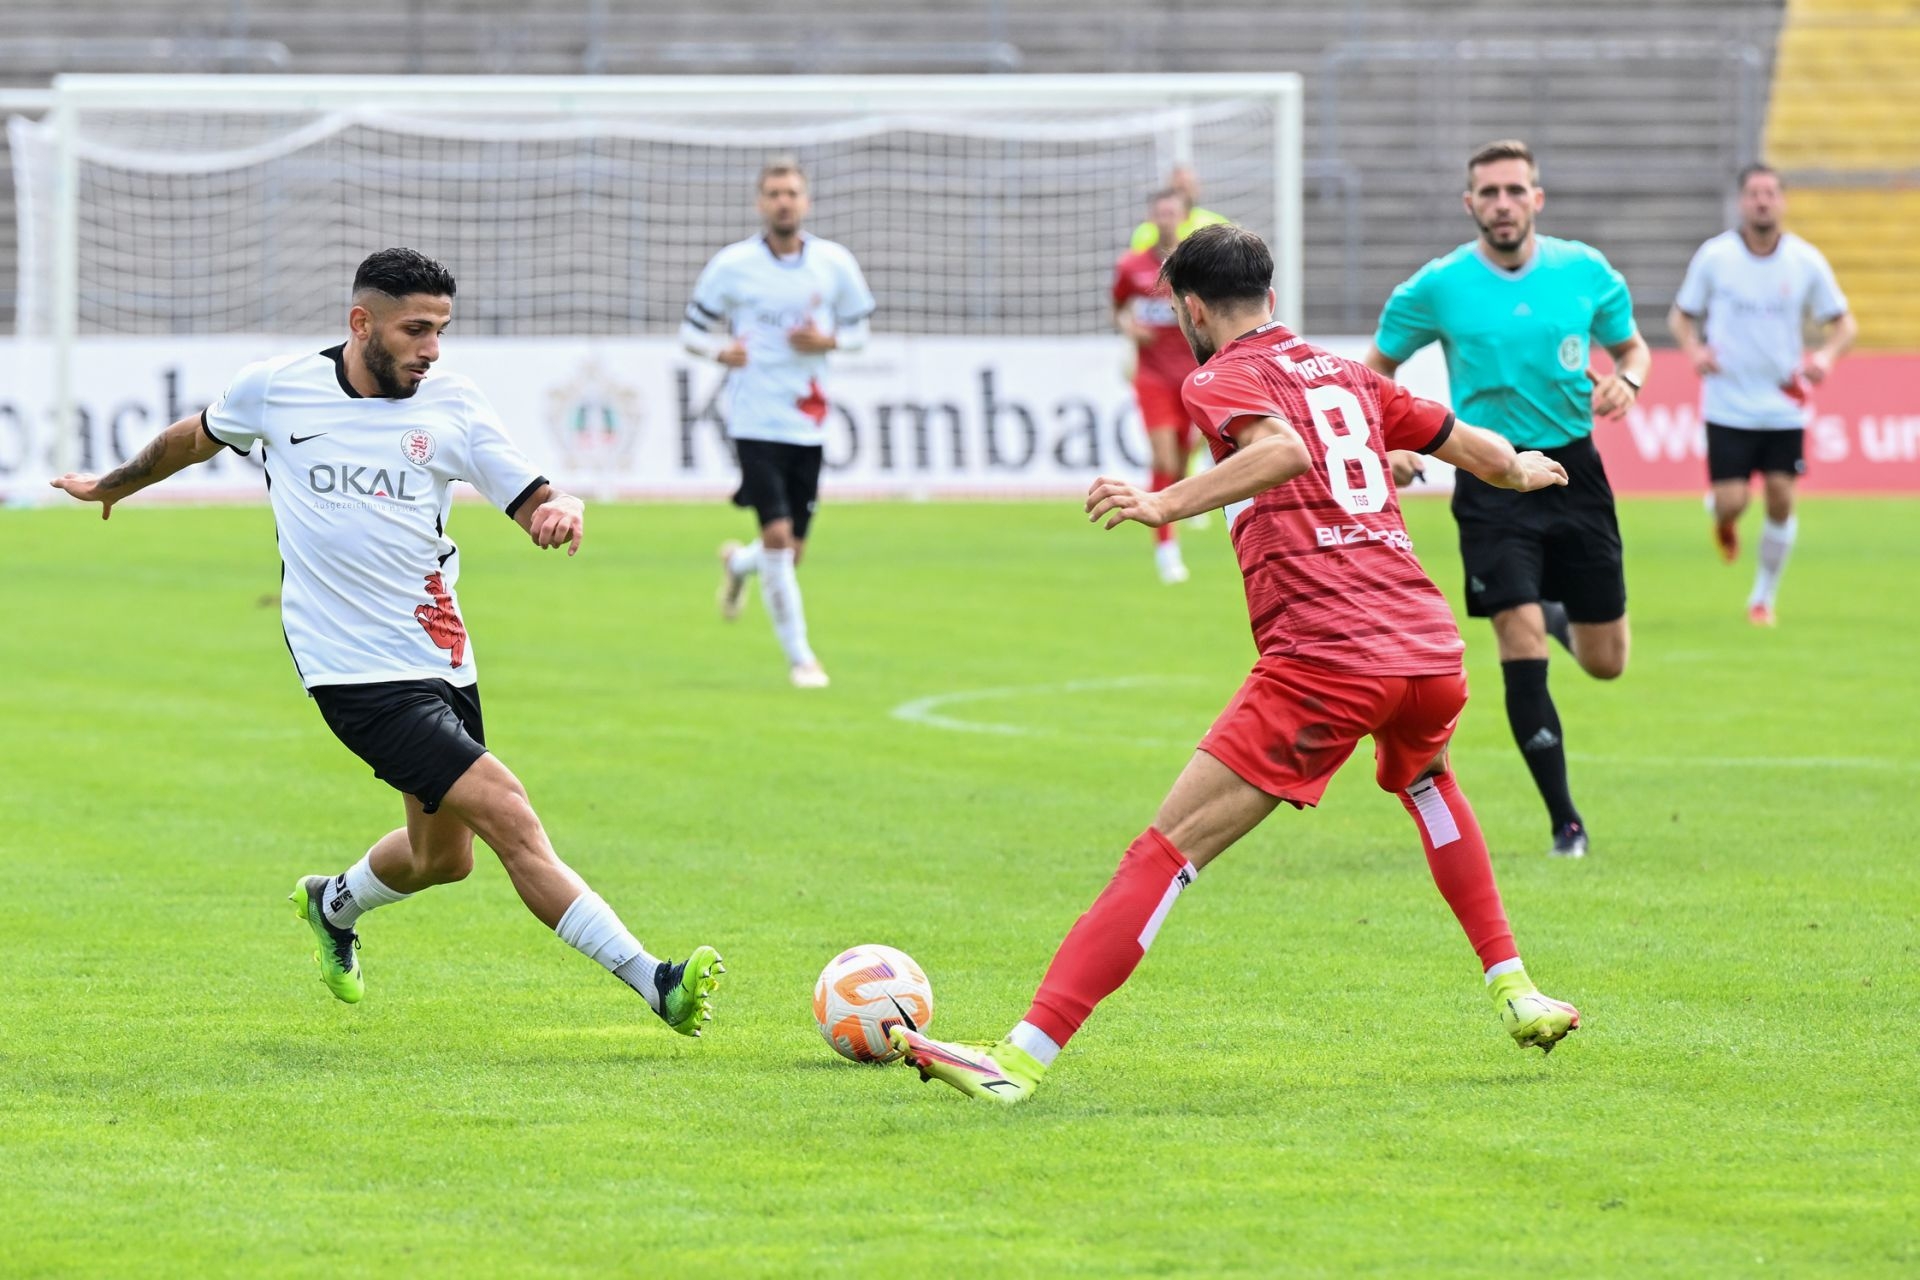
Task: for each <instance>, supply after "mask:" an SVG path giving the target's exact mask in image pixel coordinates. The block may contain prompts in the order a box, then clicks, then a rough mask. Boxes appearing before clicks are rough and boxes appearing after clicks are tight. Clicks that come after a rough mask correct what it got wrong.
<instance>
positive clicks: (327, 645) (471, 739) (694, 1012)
mask: <svg viewBox="0 0 1920 1280" xmlns="http://www.w3.org/2000/svg"><path fill="white" fill-rule="evenodd" d="M453 294H454V280H453V276H452V275H451V274H450V273H448V271H447V270H446V268H445V267H442V266H441V265H440V264H439V263H437V262H435V261H433V260H432V259H431V258H428V257H425V256H424V255H422V254H419V253H416V252H414V251H413V250H411V249H385V250H382V251H381V252H379V253H376V254H374V255H373V256H372V257H370V258H368V259H367V260H366V261H365V262H363V263H361V264H360V269H359V271H358V272H357V273H356V274H355V276H354V281H353V306H352V310H351V311H350V312H349V314H348V325H349V328H350V330H351V332H350V336H349V337H348V338H347V340H346V342H344V343H343V344H341V345H340V346H337V347H332V348H329V349H328V350H326V351H322V352H318V353H313V354H304V355H293V356H284V357H281V358H279V359H275V360H268V361H263V362H262V363H259V364H254V365H249V366H248V367H247V368H245V369H243V370H241V371H240V374H239V376H238V377H237V378H235V379H234V382H233V385H232V386H231V387H229V388H228V390H227V393H226V394H225V395H224V396H222V397H221V398H220V400H219V401H218V402H217V403H215V404H214V405H212V406H211V407H209V408H208V409H207V410H206V411H204V412H203V413H199V414H196V415H194V416H193V417H190V418H183V419H182V420H180V421H179V422H176V423H174V424H173V425H172V426H170V427H168V428H166V430H164V431H162V432H161V433H160V434H159V435H158V436H156V437H155V438H154V440H153V441H152V443H150V444H149V445H148V446H147V447H146V448H145V449H143V450H141V451H140V454H139V455H138V456H137V457H135V458H134V459H133V460H132V461H131V462H129V463H127V464H126V465H125V466H123V467H120V468H119V469H117V470H115V471H113V472H110V473H109V474H107V475H105V476H90V475H66V476H62V477H61V478H60V479H58V480H55V481H54V482H53V483H54V485H55V487H56V488H60V489H64V490H66V491H67V492H68V493H70V494H72V495H73V496H74V497H76V498H79V499H80V500H81V501H83V502H98V503H100V504H101V517H102V518H103V519H104V518H106V517H107V516H110V515H111V514H112V512H113V505H114V504H115V503H116V502H119V501H120V500H121V499H123V498H125V497H127V496H128V495H130V494H133V493H136V492H138V491H139V490H141V489H144V488H145V487H147V486H148V485H150V484H155V483H157V482H158V481H161V480H164V479H165V478H166V477H168V476H170V475H172V474H173V473H174V472H176V471H178V470H180V469H181V468H182V467H185V466H188V465H190V464H192V463H196V462H205V461H206V460H207V459H209V458H212V457H214V456H215V455H216V454H218V453H219V452H220V450H221V449H222V448H223V447H228V448H232V449H235V450H237V451H238V452H240V453H247V452H249V451H250V450H252V448H253V447H254V445H255V444H256V443H258V444H259V445H260V447H261V450H262V457H263V459H264V462H265V465H266V473H267V480H268V487H269V490H270V495H271V499H272V503H273V516H274V524H275V526H276V528H277V530H278V535H279V538H278V540H279V544H280V555H281V560H282V565H283V576H282V584H281V619H282V623H283V625H284V628H285V633H286V640H287V648H288V650H289V651H290V652H291V653H292V655H293V661H294V666H295V669H296V670H297V671H298V672H299V674H300V678H301V681H302V683H304V684H305V685H306V687H307V692H308V694H309V695H310V696H312V698H313V700H314V702H315V703H316V704H317V705H318V706H319V708H320V714H321V715H322V716H323V717H324V718H325V719H326V721H327V725H328V727H329V728H331V729H332V730H333V732H334V735H335V736H336V737H338V738H339V739H340V740H341V742H343V743H345V744H346V746H347V747H348V749H349V750H351V751H352V752H353V753H354V754H355V755H357V756H359V757H360V758H361V759H362V760H364V761H366V762H367V763H368V764H369V765H371V766H372V767H373V771H374V773H375V774H376V775H378V776H379V777H380V778H381V779H382V780H383V781H385V782H386V783H387V784H388V785H390V786H392V787H393V788H394V789H395V790H397V791H400V792H401V793H402V798H403V799H404V801H405V805H406V826H404V827H402V828H399V829H397V830H395V831H391V832H389V833H387V834H386V835H385V836H383V837H381V838H380V840H378V841H377V842H376V843H375V844H374V846H373V848H371V849H370V850H368V851H367V854H366V856H365V857H363V858H361V859H360V861H358V862H356V863H355V864H354V865H353V866H351V867H349V868H348V869H347V870H346V871H344V872H342V873H340V874H339V875H337V876H331V877H329V876H318V875H315V876H306V877H304V878H303V879H302V880H301V881H300V882H299V884H298V885H296V886H295V889H294V892H293V895H292V901H293V903H294V908H295V911H296V913H297V914H298V915H299V916H300V918H301V919H302V920H304V921H306V923H307V925H308V927H309V928H310V929H311V930H312V931H313V934H314V937H315V939H316V940H317V942H318V943H319V949H318V951H317V953H316V955H315V959H316V960H318V961H319V964H320V971H321V978H322V980H323V981H324V982H325V983H326V985H327V987H328V989H329V990H331V991H332V992H333V994H334V995H335V996H336V997H338V998H339V999H341V1000H343V1001H345V1002H347V1003H348V1004H354V1003H357V1002H358V1001H359V1000H360V999H361V997H362V996H363V995H364V994H365V990H366V988H365V982H364V979H363V977H362V975H361V971H360V964H359V959H358V957H357V956H356V955H355V951H356V949H357V947H358V944H359V938H358V935H357V934H356V933H355V932H354V925H355V923H356V922H357V921H358V920H359V918H360V917H361V916H362V915H363V914H365V913H366V912H368V911H371V910H373V909H374V908H375V907H382V906H386V905H388V904H390V903H395V902H399V901H400V900H402V899H403V898H407V897H410V896H411V895H413V894H415V893H418V892H419V891H420V890H422V889H427V888H430V887H432V886H434V885H437V884H447V883H450V882H452V881H455V880H460V879H464V878H465V877H466V875H467V873H468V872H469V871H471V870H472V869H473V837H474V835H475V834H476V833H477V834H478V835H479V836H480V838H481V839H482V840H485V841H486V842H487V844H488V845H489V846H490V847H491V848H492V849H493V851H494V852H495V853H496V854H498V855H499V857H500V861H501V863H502V865H504V866H505V867H506V870H507V874H508V876H509V877H510V878H511V879H512V881H513V887H514V889H515V890H516V891H517V892H518V893H519V895H520V899H521V901H523V902H525V903H526V905H527V909H528V910H530V911H531V912H533V914H534V915H535V916H536V917H538V918H539V920H540V922H541V923H542V924H544V925H546V926H547V927H548V928H551V929H553V930H554V931H555V932H556V933H557V934H559V936H560V938H561V939H562V940H563V941H564V942H566V943H567V944H568V945H570V946H572V947H574V948H575V949H577V950H579V951H581V952H583V953H585V954H586V955H587V956H589V957H591V958H592V959H594V960H596V961H598V962H599V963H600V964H601V965H603V966H604V967H606V968H607V969H609V970H611V971H612V972H613V973H614V975H615V976H617V977H619V978H620V979H621V980H622V981H624V982H626V983H627V985H629V986H631V987H632V988H633V989H634V990H636V991H638V992H639V993H640V994H641V995H642V996H643V997H645V998H646V1001H647V1003H648V1005H649V1006H650V1007H651V1008H652V1009H653V1010H654V1012H655V1013H657V1014H659V1015H660V1017H661V1018H662V1019H663V1020H665V1021H666V1023H667V1024H668V1025H669V1026H670V1027H672V1028H673V1029H674V1030H675V1031H678V1032H680V1033H681V1034H683V1035H699V1034H700V1026H701V1023H703V1022H705V1021H706V1020H707V1019H708V1018H709V1017H710V1016H711V1012H710V997H711V995H712V992H713V990H714V987H715V986H716V985H717V983H718V975H719V974H720V973H722V972H724V966H723V965H722V964H721V962H720V957H719V955H718V954H717V953H715V951H714V949H713V948H712V947H696V948H694V950H693V953H692V954H691V955H690V956H689V957H688V959H687V960H686V961H684V962H683V963H680V964H674V963H672V962H671V961H666V960H660V959H656V958H655V957H654V956H651V955H649V954H648V953H647V951H646V949H645V948H644V947H642V946H641V945H640V942H639V940H638V939H637V938H635V937H634V936H633V935H632V934H631V933H629V932H628V931H627V929H626V926H624V925H623V924H621V922H620V918H619V917H618V916H617V915H615V914H614V911H613V908H612V907H609V906H608V905H607V904H606V902H605V901H604V900H603V899H602V898H601V897H600V895H599V894H597V893H594V892H593V890H591V889H590V888H588V887H587V885H586V882H585V881H583V880H582V879H581V878H580V877H579V876H578V875H577V874H575V873H574V871H573V870H572V869H571V868H570V867H568V866H567V864H566V863H564V862H562V861H561V860H560V858H559V855H557V854H556V853H555V852H554V849H553V845H552V844H551V843H549V842H548V840H547V835H546V832H545V831H544V830H543V829H542V827H541V825H540V819H539V818H538V816H536V815H535V813H534V811H533V807H532V806H531V805H530V804H529V803H528V800H527V793H526V791H525V789H524V788H523V787H522V786H521V785H520V780H519V779H518V778H516V777H514V775H513V773H512V772H511V771H510V770H508V768H507V767H506V766H505V765H504V764H502V763H500V761H499V760H498V759H497V758H496V757H494V756H492V755H489V754H488V753H487V749H486V746H485V737H484V731H483V729H482V724H481V717H480V695H479V689H478V686H477V685H476V683H475V680H476V676H475V671H474V657H473V649H472V646H471V644H470V643H469V642H468V639H467V632H466V627H465V625H464V624H463V623H462V622H461V619H460V610H459V604H458V601H457V600H456V599H455V596H454V582H455V580H456V579H457V578H458V576H459V573H460V553H459V549H458V548H457V547H455V546H454V544H453V543H452V542H451V541H450V540H449V539H448V538H447V537H446V532H445V530H446V521H447V517H448V515H449V514H450V511H451V506H452V494H451V485H452V483H453V481H455V480H460V479H464V480H467V481H469V482H471V483H472V484H473V485H474V487H475V488H477V489H479V490H480V492H481V493H482V494H483V495H484V496H485V497H486V499H487V501H489V502H490V503H492V504H493V505H494V506H496V507H499V508H501V509H502V510H504V511H505V512H506V513H507V515H508V516H510V517H512V518H513V519H514V520H516V521H517V522H518V523H519V524H520V526H521V527H522V528H523V529H525V530H526V531H527V533H528V535H529V536H531V537H532V539H533V541H534V544H535V545H536V546H539V547H544V548H549V549H551V548H554V547H560V546H566V547H567V548H568V554H569V555H572V554H573V553H575V552H577V551H578V550H579V549H580V541H581V536H582V533H583V525H584V519H585V516H584V512H583V509H582V506H581V503H580V500H579V499H578V498H575V497H573V496H571V495H569V494H564V493H561V492H559V491H558V490H556V489H555V488H554V487H553V486H552V485H551V484H549V483H548V482H547V479H546V477H545V476H542V475H540V474H538V473H537V472H536V471H535V470H534V469H533V467H532V466H531V465H530V464H529V463H528V462H527V460H526V459H525V458H524V457H522V456H521V454H520V451H519V450H518V449H516V448H515V447H514V445H513V442H512V441H511V440H510V439H509V438H508V436H507V433H506V431H505V429H504V428H502V426H501V425H500V421H499V419H498V418H497V417H496V416H495V414H494V411H493V408H492V406H491V405H489V404H488V403H487V401H486V398H485V397H484V396H482V395H481V394H480V391H479V389H478V388H477V387H475V386H474V384H473V383H472V382H470V381H468V380H467V379H466V378H463V377H461V376H459V375H458V374H447V373H442V374H438V375H433V376H429V373H430V370H431V369H432V366H433V363H434V362H435V361H436V360H438V359H439V358H440V334H441V332H442V331H443V330H444V329H445V328H446V327H447V324H448V322H449V321H450V320H451V318H452V315H453Z"/></svg>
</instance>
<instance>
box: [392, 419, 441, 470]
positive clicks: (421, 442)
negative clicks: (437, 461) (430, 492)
mask: <svg viewBox="0 0 1920 1280" xmlns="http://www.w3.org/2000/svg"><path fill="white" fill-rule="evenodd" d="M433 454H434V444H433V433H432V432H431V431H422V430H421V429H420V428H419V427H415V428H414V429H413V430H411V431H409V432H407V433H406V434H405V435H403V436H401V437H400V456H401V457H403V458H405V459H406V460H407V461H408V462H411V463H412V464H413V465H414V466H416V467H424V466H426V465H427V464H428V463H429V462H432V461H433Z"/></svg>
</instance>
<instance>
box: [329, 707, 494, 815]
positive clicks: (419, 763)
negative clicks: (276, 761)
mask: <svg viewBox="0 0 1920 1280" xmlns="http://www.w3.org/2000/svg"><path fill="white" fill-rule="evenodd" d="M307 692H308V693H310V694H312V695H313V700H314V702H315V703H316V704H318V706H319V707H320V714H321V715H322V716H324V717H325V718H326V721H327V728H329V729H331V730H333V736H334V737H336V738H338V739H340V741H342V742H344V743H345V744H346V745H347V750H349V751H351V752H353V754H355V755H357V756H359V757H360V758H361V759H362V760H364V761H366V762H367V763H368V764H369V765H372V766H373V774H374V776H375V777H376V778H378V779H380V781H382V782H384V783H386V784H387V785H388V786H390V787H392V788H393V789H394V790H395V791H404V792H406V793H407V794H408V795H410V796H417V797H419V799H420V807H421V808H423V809H425V810H426V811H427V812H428V813H432V812H433V811H434V810H436V809H438V808H439V807H440V802H441V801H442V800H443V799H445V798H446V795H447V789H448V788H449V787H451V786H453V784H454V783H456V782H458V781H459V780H460V775H461V774H463V773H465V772H466V771H467V770H468V769H470V768H472V767H473V762H474V761H475V760H478V759H479V758H480V757H481V756H483V755H485V754H487V735H486V731H485V730H484V729H483V728H482V726H481V723H480V688H479V686H478V685H468V686H466V687H465V688H461V687H460V686H458V685H451V684H448V683H447V682H446V681H445V680H389V681H383V682H381V683H379V684H322V685H315V686H314V687H313V688H311V689H309V690H307Z"/></svg>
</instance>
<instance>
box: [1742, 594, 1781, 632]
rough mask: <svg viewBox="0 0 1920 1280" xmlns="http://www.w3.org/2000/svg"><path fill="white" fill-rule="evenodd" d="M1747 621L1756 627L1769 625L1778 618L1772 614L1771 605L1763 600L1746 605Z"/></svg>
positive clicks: (1773, 623)
mask: <svg viewBox="0 0 1920 1280" xmlns="http://www.w3.org/2000/svg"><path fill="white" fill-rule="evenodd" d="M1747 621H1748V622H1751V623H1752V624H1753V625H1754V626H1756V627H1771V626H1773V625H1775V623H1776V622H1777V621H1778V619H1776V618H1775V617H1774V616H1773V606H1772V605H1770V604H1768V603H1766V602H1765V601H1764V600H1763V601H1760V602H1759V603H1757V604H1750V605H1748V606H1747Z"/></svg>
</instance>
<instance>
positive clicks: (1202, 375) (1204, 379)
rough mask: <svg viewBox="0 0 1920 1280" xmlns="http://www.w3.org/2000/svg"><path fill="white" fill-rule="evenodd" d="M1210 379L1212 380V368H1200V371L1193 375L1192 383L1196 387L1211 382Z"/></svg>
mask: <svg viewBox="0 0 1920 1280" xmlns="http://www.w3.org/2000/svg"><path fill="white" fill-rule="evenodd" d="M1212 381H1213V370H1212V369H1202V370H1200V372H1198V373H1196V374H1194V375H1193V385H1194V386H1196V387H1204V386H1206V385H1207V384H1208V383H1209V382H1212Z"/></svg>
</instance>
